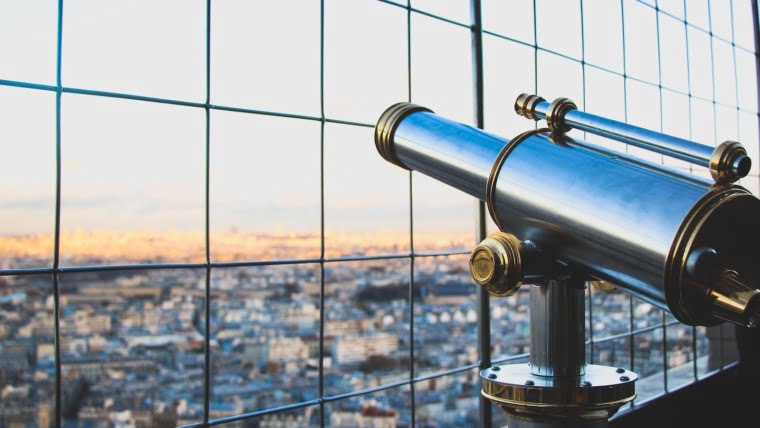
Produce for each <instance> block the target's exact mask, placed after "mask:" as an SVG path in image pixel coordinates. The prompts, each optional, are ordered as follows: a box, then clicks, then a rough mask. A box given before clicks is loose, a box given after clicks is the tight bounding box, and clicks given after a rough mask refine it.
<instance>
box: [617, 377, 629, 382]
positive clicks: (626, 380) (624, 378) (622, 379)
mask: <svg viewBox="0 0 760 428" xmlns="http://www.w3.org/2000/svg"><path fill="white" fill-rule="evenodd" d="M620 380H621V381H623V382H628V381H629V380H631V379H629V378H628V376H620Z"/></svg>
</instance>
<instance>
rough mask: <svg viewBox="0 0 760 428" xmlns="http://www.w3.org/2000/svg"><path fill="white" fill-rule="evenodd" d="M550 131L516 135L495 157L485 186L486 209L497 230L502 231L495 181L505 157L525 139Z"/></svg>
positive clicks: (540, 129) (542, 129)
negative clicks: (497, 209)
mask: <svg viewBox="0 0 760 428" xmlns="http://www.w3.org/2000/svg"><path fill="white" fill-rule="evenodd" d="M549 131H550V130H549V129H548V128H538V129H531V130H530V131H526V132H523V133H522V134H519V135H517V136H516V137H515V138H513V139H511V140H509V142H508V143H507V144H505V145H504V147H503V148H502V149H501V151H500V152H499V155H498V156H496V161H494V164H493V166H492V167H491V173H490V174H489V175H488V182H487V184H486V206H487V207H488V213H489V214H490V215H491V219H493V222H494V223H496V226H497V227H498V228H499V230H501V231H504V228H503V227H502V226H501V223H499V219H498V218H497V217H496V201H495V198H496V181H497V180H498V178H499V173H500V172H501V167H502V165H504V161H505V160H506V159H507V156H509V153H510V152H512V149H514V148H515V147H517V146H518V145H519V144H520V143H521V142H522V141H523V140H525V139H526V138H528V137H530V136H532V135H536V134H540V133H542V132H549Z"/></svg>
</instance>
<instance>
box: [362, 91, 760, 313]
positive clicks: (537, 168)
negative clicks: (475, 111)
mask: <svg viewBox="0 0 760 428" xmlns="http://www.w3.org/2000/svg"><path fill="white" fill-rule="evenodd" d="M375 144H376V147H377V149H378V151H379V153H380V154H381V155H382V156H383V157H384V158H385V159H386V160H388V161H390V162H392V163H394V164H396V165H398V166H401V167H402V168H405V169H411V170H415V171H418V172H420V173H422V174H425V175H428V176H430V177H432V178H434V179H436V180H438V181H441V182H443V183H445V184H448V185H450V186H453V187H455V188H457V189H459V190H461V191H464V192H465V193H467V194H469V195H472V196H474V197H475V198H478V199H480V200H484V201H486V202H487V204H488V206H489V211H490V213H491V217H492V218H493V220H494V222H495V223H496V224H497V226H499V228H500V229H501V230H502V231H504V232H508V233H511V234H514V235H515V236H516V237H517V238H519V239H520V240H521V241H530V242H531V243H532V244H535V245H536V246H537V247H538V248H540V249H541V251H543V252H544V253H545V254H549V255H551V257H552V258H553V259H555V260H558V261H560V262H562V263H564V264H566V265H568V266H569V267H570V269H571V270H572V271H574V272H581V273H583V274H585V275H587V276H590V277H593V278H597V279H601V280H605V281H608V282H610V283H613V284H615V285H617V286H618V287H620V288H621V289H624V290H626V291H627V292H629V293H632V294H634V295H636V296H637V297H639V298H641V299H643V300H645V301H647V302H650V303H652V304H654V305H656V306H658V307H660V308H663V309H666V310H669V311H670V312H672V313H673V314H674V315H675V316H676V318H678V319H679V320H680V321H682V322H684V323H687V324H690V325H714V324H718V323H720V322H722V321H724V320H728V321H732V322H735V323H739V324H743V325H752V324H754V323H756V322H757V321H758V316H757V313H758V312H759V311H760V308H759V307H758V306H759V305H758V302H760V297H759V296H760V291H758V290H757V284H759V283H760V266H759V265H760V264H758V263H756V260H755V259H754V257H755V256H754V254H756V253H757V245H758V243H759V242H760V224H759V223H758V222H757V219H758V218H760V200H758V199H757V198H755V197H754V196H752V195H751V193H750V192H749V191H747V190H746V189H744V188H742V187H740V186H736V185H721V186H714V185H712V184H713V183H711V182H710V181H709V180H706V179H702V178H699V177H696V176H693V175H690V174H687V173H682V172H678V171H675V170H672V169H669V168H666V167H663V166H662V165H657V164H653V163H648V162H646V161H643V160H640V159H636V158H632V157H631V156H627V155H625V154H622V153H617V152H614V151H612V150H609V149H606V148H601V147H596V146H594V145H593V144H590V143H587V142H582V141H574V140H572V139H570V138H567V137H565V136H563V135H557V134H556V133H551V132H549V130H535V131H530V132H527V133H524V134H521V135H519V136H518V137H515V138H513V139H512V140H509V141H507V140H506V139H504V138H501V137H497V136H494V135H492V134H489V133H487V132H484V131H482V130H479V129H477V128H474V127H471V126H467V125H463V124H461V123H457V122H453V121H450V120H448V119H445V118H442V117H440V116H437V115H435V114H434V113H433V112H431V111H430V110H428V109H425V108H423V107H420V106H416V105H413V104H409V103H399V104H396V105H394V106H392V107H390V108H389V109H388V110H386V112H385V113H383V115H382V116H381V118H380V120H379V121H378V123H377V126H376V129H375ZM705 272H707V274H705ZM748 284H749V285H748ZM716 293H717V294H716Z"/></svg>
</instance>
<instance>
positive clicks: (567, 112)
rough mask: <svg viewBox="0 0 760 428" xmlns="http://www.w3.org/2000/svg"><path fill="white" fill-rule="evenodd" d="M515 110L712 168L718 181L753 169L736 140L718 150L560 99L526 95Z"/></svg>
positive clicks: (728, 179) (744, 174) (564, 127)
mask: <svg viewBox="0 0 760 428" xmlns="http://www.w3.org/2000/svg"><path fill="white" fill-rule="evenodd" d="M515 111H516V112H517V113H518V114H519V115H521V116H525V117H527V118H529V119H533V120H541V119H546V120H547V122H548V123H549V126H550V128H551V127H556V128H561V129H564V130H569V129H570V128H573V129H578V130H581V131H586V132H590V133H592V134H595V135H599V136H602V137H605V138H609V139H612V140H616V141H620V142H622V143H625V144H630V145H632V146H636V147H639V148H642V149H645V150H649V151H652V152H655V153H659V154H662V155H665V156H669V157H672V158H675V159H680V160H683V161H686V162H689V163H691V164H694V165H699V166H703V167H706V168H709V169H710V172H711V174H712V175H713V178H714V179H715V181H716V182H722V183H731V182H734V181H736V180H738V179H740V178H743V177H745V176H747V174H749V171H750V169H751V166H752V161H751V159H750V157H749V156H747V152H746V150H745V149H744V148H743V147H742V146H741V144H739V143H737V142H735V141H727V142H724V143H723V144H721V145H720V146H718V147H717V148H713V147H710V146H706V145H704V144H699V143H695V142H693V141H689V140H685V139H683V138H678V137H675V136H672V135H667V134H662V133H660V132H655V131H652V130H649V129H645V128H641V127H638V126H635V125H630V124H627V123H623V122H618V121H615V120H612V119H608V118H606V117H602V116H597V115H594V114H591V113H586V112H583V111H580V110H578V109H577V108H575V104H574V103H573V102H572V101H570V100H568V99H567V98H558V99H557V100H555V101H553V102H552V103H549V102H547V101H546V100H544V99H543V98H541V97H539V96H536V95H528V94H522V95H520V97H518V98H517V101H516V102H515ZM547 117H548V119H547Z"/></svg>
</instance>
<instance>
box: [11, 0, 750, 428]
mask: <svg viewBox="0 0 760 428" xmlns="http://www.w3.org/2000/svg"><path fill="white" fill-rule="evenodd" d="M376 1H379V2H381V3H384V4H387V5H391V6H395V7H399V8H402V9H405V10H406V15H407V78H408V100H409V101H411V100H412V83H411V82H412V79H411V77H412V60H413V56H412V43H411V42H412V40H411V38H412V30H411V25H412V15H413V14H418V15H423V16H426V17H429V18H433V19H436V20H439V21H441V22H445V23H447V24H450V25H454V26H457V27H462V28H467V29H469V30H470V32H471V37H472V70H473V75H472V76H473V100H474V105H473V113H474V115H475V123H476V126H478V127H479V128H483V127H484V125H485V124H484V114H485V106H484V80H483V76H484V69H483V68H484V65H483V35H484V34H487V35H489V36H493V37H496V38H499V39H503V40H507V41H510V42H512V43H516V44H520V45H523V46H527V47H531V48H533V49H534V83H535V88H534V90H535V91H536V92H537V90H538V67H537V61H538V52H539V51H541V52H545V53H549V54H552V55H556V56H559V57H563V58H565V59H569V60H571V61H573V62H576V63H580V64H581V68H582V75H583V94H584V100H583V101H584V104H585V97H586V67H591V68H594V69H597V70H601V71H605V72H607V73H610V74H613V75H617V76H620V77H622V78H623V79H624V94H623V96H624V102H625V117H626V120H627V117H628V106H627V89H626V86H627V85H626V84H625V82H626V81H627V80H629V79H630V80H632V81H636V82H639V83H643V84H647V85H650V86H655V87H657V88H658V89H659V93H660V128H661V129H662V126H663V122H662V119H663V117H662V114H663V113H662V91H663V89H666V90H668V91H670V92H673V93H678V94H681V95H684V96H688V97H689V99H690V100H691V99H698V100H702V101H705V102H709V103H712V105H713V115H714V116H715V114H716V108H717V106H723V107H728V108H735V109H736V111H737V121H738V120H739V119H738V114H739V113H740V112H744V113H753V114H756V115H757V117H758V127H759V129H760V113H758V112H756V111H752V110H746V109H742V108H741V107H739V106H738V90H739V88H738V83H737V94H736V96H737V100H736V105H726V104H722V103H719V102H717V101H716V100H715V72H714V69H713V70H712V80H713V94H712V98H713V99H706V98H702V97H698V96H695V95H693V94H692V93H691V76H690V71H689V68H688V66H687V79H688V81H689V85H688V87H689V90H688V91H686V92H683V91H679V90H676V89H674V88H669V87H665V86H663V85H662V64H661V61H660V55H661V52H660V46H659V19H660V15H663V16H667V17H669V19H675V20H677V21H680V22H683V25H684V28H685V30H686V55H687V65H688V60H689V58H688V55H689V53H688V44H689V40H688V29H689V28H693V29H695V30H697V31H700V32H702V33H706V34H708V35H709V36H710V42H711V55H712V43H714V41H715V40H719V41H721V42H724V43H728V44H730V45H731V46H732V48H733V55H734V71H735V73H736V72H737V71H736V51H737V50H741V51H744V52H748V53H751V54H753V55H754V56H755V60H756V64H757V67H758V69H760V53H758V50H760V32H758V26H759V25H760V22H759V18H758V3H757V0H755V1H752V2H751V5H752V11H753V16H752V19H753V23H754V28H755V34H754V36H755V37H754V40H755V51H754V52H753V51H752V50H750V49H748V48H747V47H744V46H739V45H736V43H735V40H736V38H735V35H734V21H733V19H734V17H733V7H731V14H732V15H731V30H732V37H731V40H726V39H725V38H723V37H720V36H717V35H715V34H713V32H712V17H710V19H709V21H708V22H709V25H708V28H706V29H705V28H702V27H699V26H697V25H694V24H693V23H691V22H689V21H688V19H687V17H686V7H687V2H686V1H685V0H684V17H683V18H680V17H678V16H675V15H673V14H671V13H669V12H666V11H663V10H661V9H660V8H659V7H658V6H656V5H651V4H649V3H646V2H644V1H643V0H635V1H636V2H637V3H640V4H643V5H645V6H647V7H650V8H653V9H654V11H655V17H656V19H657V32H658V76H659V77H658V82H649V81H646V80H643V79H639V78H635V77H633V76H630V75H628V74H627V73H626V62H625V61H626V60H625V11H624V9H625V7H624V3H625V1H624V0H621V20H622V31H623V70H624V71H623V72H622V73H621V72H618V71H615V70H610V69H608V68H606V67H603V66H600V65H596V64H593V63H589V62H587V61H586V52H585V36H584V23H583V15H584V11H583V1H584V0H578V1H579V4H580V10H581V12H580V19H581V49H582V50H581V59H580V61H579V60H578V59H577V58H573V57H570V56H568V55H565V54H563V53H561V52H556V51H554V50H551V49H548V48H546V47H544V46H541V45H540V44H539V42H538V21H539V19H538V17H537V16H536V12H537V7H536V1H535V0H534V1H533V36H534V39H533V42H532V43H529V42H526V41H523V40H519V39H515V38H513V37H509V36H506V35H502V34H499V33H497V32H493V31H489V30H487V29H485V28H483V21H482V14H483V11H482V4H481V0H470V12H471V13H470V18H471V22H470V23H463V22H459V21H457V20H453V19H450V18H446V17H443V16H440V15H437V14H434V13H431V12H428V11H425V10H422V9H417V8H415V7H413V6H412V4H411V0H406V1H405V2H394V1H391V0H376ZM711 1H716V0H711ZM731 6H733V2H731ZM63 12H64V2H63V0H58V2H57V38H56V78H55V85H46V84H38V83H34V82H24V81H16V80H2V79H0V86H6V87H17V88H25V89H31V90H41V91H49V92H55V94H56V103H55V106H56V107H55V108H56V116H55V169H56V170H55V214H54V234H55V236H54V243H53V257H52V263H51V266H50V267H47V268H31V269H5V270H0V276H30V275H50V276H51V279H52V295H53V299H54V314H53V316H54V345H55V391H56V394H55V418H56V421H55V424H56V426H57V427H60V426H61V423H62V419H61V412H62V409H61V391H62V386H61V381H62V369H61V358H60V357H61V349H60V340H61V336H60V318H61V316H60V312H59V310H60V306H59V302H60V290H59V276H60V275H65V274H71V273H85V272H110V271H135V270H168V269H203V270H204V271H205V281H206V282H205V302H204V305H205V306H204V312H205V320H204V322H205V329H206V331H205V335H204V340H205V352H204V363H205V368H204V389H205V391H204V415H203V421H202V422H199V423H197V424H192V425H189V426H193V427H196V426H197V427H202V426H212V425H220V424H224V423H227V422H233V421H240V420H245V419H250V418H253V417H257V416H264V415H268V414H274V413H279V412H283V411H288V410H295V409H299V408H304V407H308V406H319V408H320V425H321V426H324V425H325V409H324V407H325V403H330V402H334V401H338V400H341V399H346V398H350V397H356V396H360V395H364V394H370V393H375V392H379V391H384V390H387V389H390V388H394V387H402V386H408V387H409V388H410V391H411V397H412V404H411V406H410V408H411V412H412V423H413V424H414V423H415V421H416V414H415V408H416V406H415V403H414V390H415V388H414V387H415V384H416V383H418V382H422V381H426V380H430V379H435V378H439V377H443V376H449V375H454V374H458V373H463V372H466V371H468V370H473V369H476V368H481V369H482V368H485V367H488V366H490V365H491V364H493V363H504V362H509V361H515V360H519V359H523V358H527V356H528V354H520V355H512V356H508V357H503V358H497V359H493V361H491V360H492V357H491V350H490V342H491V337H490V315H489V314H490V306H489V299H488V295H487V294H485V293H479V294H478V296H477V299H478V309H479V320H478V358H479V360H478V362H477V363H473V364H469V365H466V366H462V367H457V368H453V369H448V370H442V371H438V372H435V373H430V374H425V375H421V376H418V375H417V374H416V371H415V362H414V360H415V349H414V338H415V336H414V298H413V286H414V275H415V261H416V259H417V258H424V257H440V256H459V255H465V254H468V253H469V252H468V251H443V252H417V251H416V250H415V247H414V210H413V201H414V198H413V179H414V176H413V174H412V173H411V172H410V173H409V180H408V188H409V195H408V201H409V224H410V226H409V237H410V251H409V252H406V253H397V254H378V255H370V256H342V257H326V256H325V254H326V253H325V221H324V220H325V216H324V201H325V199H324V191H325V189H324V187H325V181H324V172H325V169H324V143H325V136H324V129H325V125H326V124H328V123H331V124H342V125H349V126H358V127H364V128H372V127H374V124H370V123H363V122H356V121H349V120H343V119H340V118H329V117H327V116H326V114H325V88H324V73H325V68H324V66H325V58H324V48H325V36H324V34H325V21H324V15H325V1H324V0H320V115H319V116H310V115H300V114H291V113H286V112H278V111H268V110H257V109H249V108H243V107H235V106H226V105H215V104H212V103H211V0H206V23H205V24H206V29H205V31H206V34H205V36H206V37H205V41H206V46H205V54H206V61H205V72H206V81H205V94H206V96H205V101H204V102H191V101H185V100H178V99H167V98H158V97H151V96H145V95H140V94H128V93H119V92H109V91H99V90H91V89H84V88H73V87H66V86H64V85H63V83H62V59H63V52H62V48H63ZM708 13H710V12H709V11H708ZM708 16H709V15H708ZM713 67H714V64H713ZM63 94H78V95H86V96H98V97H107V98H116V99H125V100H133V101H142V102H151V103H160V104H170V105H177V106H184V107H192V108H201V109H204V111H205V115H206V121H205V124H206V126H205V139H206V144H205V155H206V165H205V222H204V229H205V230H204V232H205V261H204V262H203V263H159V264H129V265H99V266H61V265H60V240H61V181H62V163H61V152H62V144H61V141H62V130H61V111H62V96H63ZM211 110H218V111H229V112H239V113H248V114H257V115H265V116H275V117H283V118H291V119H299V120H308V121H315V122H320V125H321V132H320V159H319V162H320V254H319V257H314V258H305V259H276V260H247V261H235V262H214V261H213V260H212V257H211V251H210V241H211V235H210V215H211V212H210V175H211V166H210V155H211V138H210V129H211ZM758 110H760V75H758ZM689 122H690V124H691V102H690V103H689ZM690 135H691V130H690ZM476 216H477V231H476V236H477V238H481V239H482V238H484V237H485V236H486V233H487V230H486V226H487V223H486V213H485V208H484V206H483V204H482V202H481V203H478V204H477V214H476ZM393 259H409V260H410V281H409V296H408V299H409V308H410V320H409V323H410V324H409V325H410V333H409V340H410V351H409V354H410V366H409V377H408V379H407V380H402V381H396V382H392V383H389V384H384V385H380V386H377V387H373V388H369V389H364V390H360V391H352V392H349V393H345V394H338V395H325V394H324V383H323V377H324V376H323V375H324V366H323V359H324V358H323V357H324V341H323V336H324V317H325V313H324V304H325V276H324V271H325V265H326V264H329V263H336V262H348V261H368V260H393ZM294 264H318V265H319V266H320V272H321V275H320V278H321V279H320V297H319V305H320V306H319V317H320V361H319V398H317V399H314V400H309V401H305V402H301V403H291V404H287V405H283V406H279V407H275V408H270V409H264V410H259V411H255V412H249V413H246V414H242V415H236V416H233V417H228V418H221V419H210V416H209V413H210V412H209V404H210V403H209V400H210V391H211V356H210V347H209V343H210V335H211V333H210V318H211V306H210V305H211V302H210V300H211V271H212V269H226V268H239V267H255V266H276V265H294ZM479 291H480V290H479ZM588 303H589V318H590V320H589V321H590V322H591V320H592V319H593V312H592V310H593V309H592V304H591V303H592V293H591V292H589V293H588ZM629 307H630V309H631V313H630V325H629V331H628V332H626V333H621V334H615V335H609V336H605V337H602V338H594V336H593V329H592V328H589V339H588V340H587V342H586V343H587V345H588V346H590V347H591V351H592V352H591V359H592V360H591V361H593V347H594V344H598V343H604V342H607V341H612V340H619V339H622V338H626V337H629V338H630V344H631V345H633V340H634V338H635V336H636V335H638V334H642V333H647V332H652V331H656V330H658V329H662V331H663V344H662V347H663V365H664V366H663V371H664V379H665V380H664V383H665V384H664V392H663V393H662V394H659V395H656V396H654V397H651V398H650V399H647V400H645V401H643V403H644V404H645V403H647V402H650V401H652V400H655V399H657V398H659V397H661V396H664V395H667V394H669V393H670V392H671V390H670V389H669V388H668V385H667V370H668V367H667V328H668V327H670V326H674V325H679V323H678V322H677V321H672V320H671V321H667V320H666V317H665V316H664V314H663V320H662V322H661V323H658V324H655V325H653V326H649V327H646V328H641V329H634V318H633V310H632V309H633V298H631V297H629ZM696 340H697V336H696V328H693V329H692V342H693V350H692V351H693V360H694V381H698V380H700V379H702V378H704V377H709V376H712V375H714V374H716V373H718V372H719V371H720V370H718V371H715V372H711V373H708V374H706V375H705V376H702V377H699V376H698V373H697V366H696V359H697V349H696V348H697V347H696ZM721 353H722V347H721ZM630 358H631V360H630V365H631V368H633V364H634V355H633V347H632V346H631V356H630ZM722 358H723V357H722V355H721V370H722V369H723V368H725V367H723V365H724V364H723V361H722ZM734 364H735V363H730V364H729V365H728V366H732V365H734ZM641 404H642V403H640V402H637V403H636V405H637V406H638V405H641ZM625 412H626V410H622V411H621V412H620V413H619V414H621V413H625ZM480 416H481V426H483V427H490V426H491V417H492V415H491V406H490V403H489V402H488V401H487V400H485V399H482V398H481V400H480Z"/></svg>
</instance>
